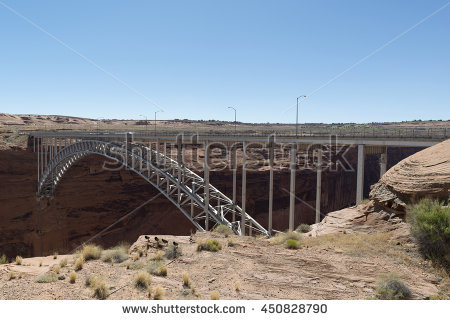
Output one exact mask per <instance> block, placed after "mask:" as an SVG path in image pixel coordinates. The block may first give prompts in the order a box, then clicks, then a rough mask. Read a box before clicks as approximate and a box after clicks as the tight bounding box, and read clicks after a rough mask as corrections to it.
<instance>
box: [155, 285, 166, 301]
mask: <svg viewBox="0 0 450 320" xmlns="http://www.w3.org/2000/svg"><path fill="white" fill-rule="evenodd" d="M165 294H166V291H165V290H164V289H163V287H161V286H156V288H155V293H154V294H153V299H154V300H163V299H164V295H165Z"/></svg>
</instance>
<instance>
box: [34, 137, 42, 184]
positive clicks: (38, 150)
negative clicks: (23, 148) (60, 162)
mask: <svg viewBox="0 0 450 320" xmlns="http://www.w3.org/2000/svg"><path fill="white" fill-rule="evenodd" d="M34 141H35V143H36V142H37V145H36V147H37V164H38V166H37V182H38V188H39V177H40V176H41V164H40V158H41V145H40V139H39V140H37V141H36V138H34Z"/></svg>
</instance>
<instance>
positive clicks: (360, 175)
mask: <svg viewBox="0 0 450 320" xmlns="http://www.w3.org/2000/svg"><path fill="white" fill-rule="evenodd" d="M356 179H357V180H356V204H358V203H360V202H361V201H362V199H363V196H364V145H363V144H360V145H358V168H357V173H356Z"/></svg>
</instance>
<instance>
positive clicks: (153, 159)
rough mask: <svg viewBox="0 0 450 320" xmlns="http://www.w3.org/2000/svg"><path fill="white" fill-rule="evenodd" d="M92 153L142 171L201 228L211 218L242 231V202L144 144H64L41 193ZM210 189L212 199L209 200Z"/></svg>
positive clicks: (252, 226)
mask: <svg viewBox="0 0 450 320" xmlns="http://www.w3.org/2000/svg"><path fill="white" fill-rule="evenodd" d="M89 154H97V155H101V156H104V157H106V158H109V159H111V160H115V161H117V162H118V163H120V164H121V165H123V166H125V167H127V168H128V169H130V170H132V171H134V172H135V173H137V174H138V175H140V176H141V177H142V178H143V179H145V180H146V181H147V182H149V183H150V184H151V185H152V186H153V187H155V188H156V189H157V190H158V191H159V192H161V193H162V194H163V195H164V196H165V197H166V198H167V199H169V200H170V201H171V202H172V203H173V204H174V205H175V206H176V207H177V208H178V209H179V210H180V211H181V212H182V213H183V214H184V215H185V216H186V218H188V219H189V220H190V221H191V222H192V223H193V224H194V225H195V226H196V228H197V229H198V230H200V231H204V230H205V228H206V229H208V226H209V225H210V223H209V222H210V221H212V226H213V227H215V226H217V225H219V224H223V225H225V226H228V227H229V228H230V229H232V230H233V232H234V233H236V234H238V235H241V233H242V231H241V230H242V228H241V221H243V220H242V218H243V217H242V215H243V213H242V209H241V208H240V207H239V206H238V205H236V204H234V203H233V201H232V200H231V199H230V198H228V197H227V196H225V195H224V194H223V193H222V192H220V191H219V190H218V189H216V188H215V187H214V186H212V185H210V184H209V182H208V183H206V182H205V179H203V178H202V177H200V176H199V175H197V174H195V173H194V172H193V171H191V170H189V169H188V168H186V167H185V166H183V165H182V164H180V163H179V162H177V161H175V160H173V159H171V158H169V157H167V156H165V155H164V154H162V153H160V152H158V151H156V150H153V149H151V148H148V147H146V146H143V145H140V144H131V143H128V144H126V143H125V144H118V143H111V142H105V141H99V140H82V141H78V142H75V143H73V144H70V145H68V146H66V147H64V148H62V149H61V150H60V152H58V153H57V154H56V155H55V156H54V157H53V158H52V159H50V161H49V163H48V165H47V166H46V168H45V170H44V172H43V174H42V177H41V179H40V181H39V185H38V193H37V195H38V197H42V196H52V195H53V194H54V191H55V189H56V186H57V185H58V183H59V182H60V181H61V179H62V177H63V175H64V173H65V172H66V171H67V170H68V169H69V168H70V167H71V166H72V165H73V164H74V163H75V162H76V161H78V160H80V159H81V158H83V157H85V156H87V155H89ZM208 190H209V193H208V196H207V197H208V200H207V201H205V196H206V193H207V191H208ZM210 200H211V201H210ZM212 203H214V204H216V205H213V204H212ZM244 221H245V229H246V230H249V231H250V232H249V233H250V234H252V233H255V234H262V235H264V236H268V235H269V234H268V232H267V231H266V230H265V229H264V228H263V227H262V226H261V225H260V224H259V223H258V222H256V221H255V220H254V219H253V218H252V217H250V216H249V215H248V214H246V213H244ZM202 224H203V225H204V226H205V227H203V226H202Z"/></svg>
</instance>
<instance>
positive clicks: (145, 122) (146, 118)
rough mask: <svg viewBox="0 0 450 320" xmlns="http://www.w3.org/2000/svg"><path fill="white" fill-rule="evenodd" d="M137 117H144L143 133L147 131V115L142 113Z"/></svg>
mask: <svg viewBox="0 0 450 320" xmlns="http://www.w3.org/2000/svg"><path fill="white" fill-rule="evenodd" d="M139 117H143V118H145V133H147V123H148V121H147V116H144V115H142V114H140V115H139Z"/></svg>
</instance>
